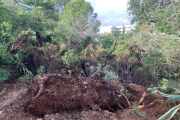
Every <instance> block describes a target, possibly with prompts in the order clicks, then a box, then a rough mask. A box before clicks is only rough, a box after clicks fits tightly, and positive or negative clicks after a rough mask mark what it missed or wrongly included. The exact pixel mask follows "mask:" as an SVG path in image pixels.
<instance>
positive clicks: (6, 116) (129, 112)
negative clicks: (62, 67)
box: [0, 74, 178, 120]
mask: <svg viewBox="0 0 180 120" xmlns="http://www.w3.org/2000/svg"><path fill="white" fill-rule="evenodd" d="M45 76H47V75H43V76H42V77H41V78H44V77H45ZM37 84H38V82H37ZM33 85H35V84H33ZM31 88H32V85H31ZM141 89H142V88H141ZM120 90H122V84H121V83H120V81H116V82H114V83H110V82H105V81H102V80H95V79H90V78H84V77H81V76H79V77H78V78H71V77H70V76H65V75H63V74H61V75H59V74H58V75H57V76H54V77H50V78H49V79H48V80H46V81H45V82H44V84H43V91H42V92H41V93H40V95H39V96H38V97H36V98H34V99H29V98H33V97H32V89H29V90H28V89H27V88H25V87H24V86H18V87H17V86H14V87H13V86H11V87H6V88H4V91H1V94H0V120H36V119H37V120H99V119H102V120H121V119H122V120H149V119H151V120H157V119H158V118H159V117H160V116H161V115H162V114H164V113H165V112H166V111H167V110H169V109H170V108H171V107H172V105H171V104H168V105H166V104H162V102H160V100H158V101H156V102H155V103H154V104H153V105H152V106H150V107H141V108H144V109H140V113H145V116H141V115H139V114H138V113H135V112H134V110H133V109H132V108H130V106H129V104H128V101H129V102H130V104H131V105H132V104H133V102H134V101H139V100H140V98H142V95H143V93H142V92H137V91H133V90H130V91H128V90H124V92H122V91H120ZM38 91H39V88H37V90H36V91H34V93H33V94H38ZM120 93H123V94H124V95H126V96H127V99H128V101H127V100H126V98H125V97H123V96H121V97H118V95H120ZM33 96H35V95H33ZM27 100H28V101H27ZM154 100H155V98H154V97H151V96H149V95H148V96H146V97H145V98H143V104H144V106H146V105H148V104H149V103H152V102H153V101H154ZM173 106H174V105H173ZM139 108H140V107H139ZM40 118H41V119H40ZM173 119H175V120H176V119H178V117H174V118H173Z"/></svg>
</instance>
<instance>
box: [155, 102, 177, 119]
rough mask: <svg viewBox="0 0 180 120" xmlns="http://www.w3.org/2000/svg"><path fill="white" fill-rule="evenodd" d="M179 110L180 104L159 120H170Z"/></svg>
mask: <svg viewBox="0 0 180 120" xmlns="http://www.w3.org/2000/svg"><path fill="white" fill-rule="evenodd" d="M179 109H180V104H179V105H177V106H175V107H173V108H171V109H170V110H169V111H168V112H166V113H165V114H164V115H163V116H161V117H160V118H159V119H158V120H170V119H171V118H172V117H173V116H174V114H175V113H176V112H177V111H178V110H179Z"/></svg>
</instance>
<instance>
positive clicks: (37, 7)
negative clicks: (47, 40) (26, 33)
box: [20, 0, 55, 47]
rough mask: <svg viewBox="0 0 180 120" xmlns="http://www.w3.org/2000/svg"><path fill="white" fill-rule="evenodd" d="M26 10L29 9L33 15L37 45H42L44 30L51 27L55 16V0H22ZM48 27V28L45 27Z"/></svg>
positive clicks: (32, 26) (32, 25)
mask: <svg viewBox="0 0 180 120" xmlns="http://www.w3.org/2000/svg"><path fill="white" fill-rule="evenodd" d="M20 1H21V2H22V3H21V5H22V6H23V8H24V9H25V10H28V11H29V12H30V14H31V15H32V17H33V21H32V24H31V25H30V27H31V29H33V30H34V31H35V32H36V45H37V47H41V46H42V34H43V33H42V32H44V31H45V30H46V29H49V28H50V27H51V25H52V23H53V21H52V18H55V16H54V13H55V1H54V0H20ZM45 28H46V29H45Z"/></svg>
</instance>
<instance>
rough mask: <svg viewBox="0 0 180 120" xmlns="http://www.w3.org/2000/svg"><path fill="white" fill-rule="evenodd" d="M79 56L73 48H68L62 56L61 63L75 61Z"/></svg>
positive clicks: (67, 63)
mask: <svg viewBox="0 0 180 120" xmlns="http://www.w3.org/2000/svg"><path fill="white" fill-rule="evenodd" d="M78 59H79V58H78V56H77V54H76V53H75V51H74V49H70V50H68V51H67V52H65V54H64V55H63V56H62V60H63V63H64V64H65V65H69V64H70V63H73V62H75V61H77V60H78Z"/></svg>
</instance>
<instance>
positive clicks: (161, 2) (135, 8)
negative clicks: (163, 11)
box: [127, 0, 174, 23]
mask: <svg viewBox="0 0 180 120" xmlns="http://www.w3.org/2000/svg"><path fill="white" fill-rule="evenodd" d="M172 2H174V1H172V0H129V2H128V8H127V11H128V12H129V14H133V16H134V17H133V19H132V20H131V23H135V22H138V23H145V22H147V21H153V20H152V19H151V18H150V17H149V16H148V13H149V12H152V11H154V9H155V8H156V7H157V6H163V7H166V6H167V5H169V4H170V3H172Z"/></svg>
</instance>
